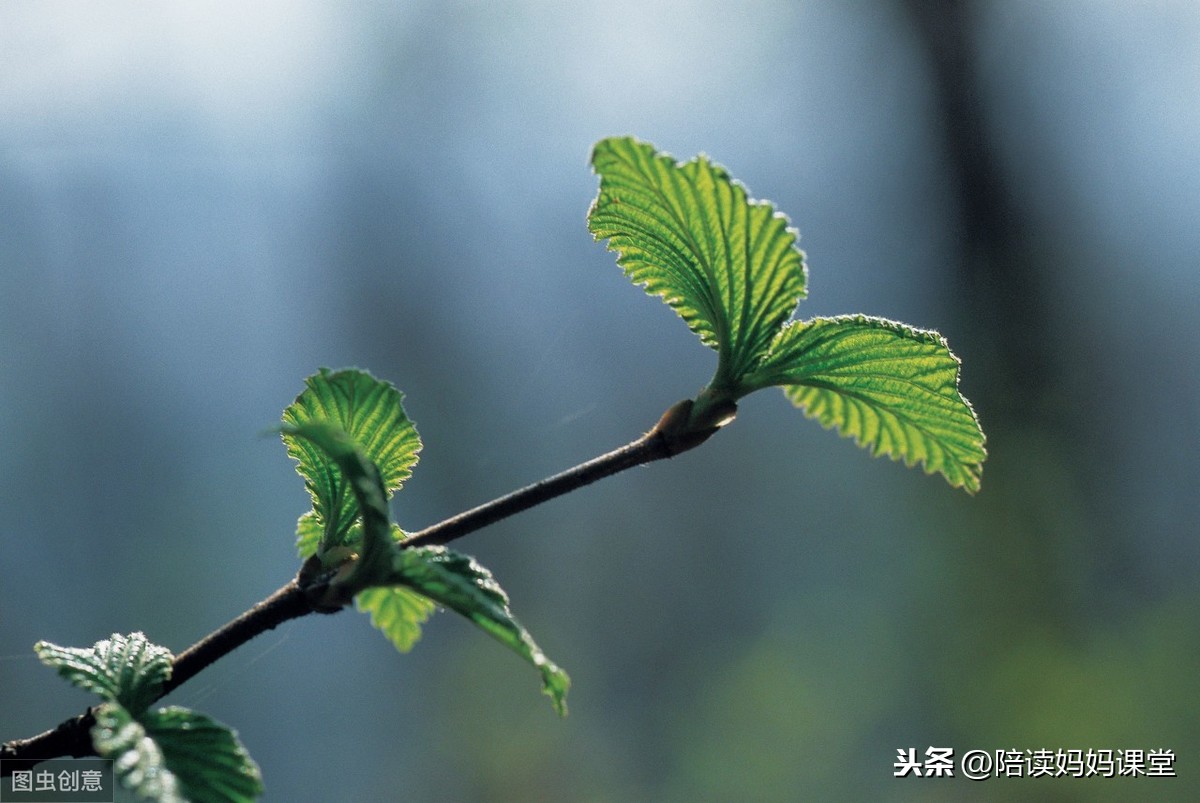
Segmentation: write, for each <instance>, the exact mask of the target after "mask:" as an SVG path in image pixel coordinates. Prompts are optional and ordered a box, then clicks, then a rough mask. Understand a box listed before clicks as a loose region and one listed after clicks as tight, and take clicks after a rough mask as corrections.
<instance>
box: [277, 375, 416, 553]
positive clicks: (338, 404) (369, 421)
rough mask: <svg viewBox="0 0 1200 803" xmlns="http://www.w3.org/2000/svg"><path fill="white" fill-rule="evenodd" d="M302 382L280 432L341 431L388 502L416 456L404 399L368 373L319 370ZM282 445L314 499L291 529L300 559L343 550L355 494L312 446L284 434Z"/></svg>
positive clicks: (354, 508) (354, 509)
mask: <svg viewBox="0 0 1200 803" xmlns="http://www.w3.org/2000/svg"><path fill="white" fill-rule="evenodd" d="M305 384H306V385H307V386H308V387H307V388H306V389H305V390H304V392H303V393H301V394H300V395H299V396H298V397H296V400H295V401H294V402H292V404H291V405H290V406H289V407H288V408H287V409H286V410H284V412H283V423H284V425H285V427H286V426H289V425H290V426H292V427H300V426H304V425H306V424H310V423H314V422H324V423H326V424H329V425H331V426H334V427H337V428H338V429H340V430H341V431H343V432H345V433H346V435H348V436H349V438H350V440H351V441H352V442H353V443H354V445H355V446H356V447H357V448H358V449H359V451H360V452H361V453H362V455H363V456H364V457H365V458H366V459H367V460H368V461H370V462H371V463H373V464H374V465H375V466H376V467H377V468H378V470H379V475H380V477H381V479H382V481H383V485H384V488H385V491H386V496H387V497H389V498H390V497H391V495H392V493H394V492H395V491H397V490H398V489H399V488H400V486H401V484H402V483H403V482H404V480H406V479H408V477H409V475H410V474H411V473H412V467H413V465H414V464H416V462H417V454H418V453H419V452H420V450H421V439H420V437H419V436H418V435H417V430H416V427H415V426H413V423H412V421H410V420H409V418H408V416H407V415H406V414H405V412H404V406H403V404H402V401H403V399H404V394H402V393H401V392H400V391H398V390H397V389H396V388H395V387H393V386H392V385H391V384H389V383H387V382H383V381H381V380H379V379H376V378H375V377H373V376H371V375H370V374H368V373H367V372H366V371H360V370H357V369H353V368H350V369H345V370H341V371H330V370H329V369H327V368H322V369H321V370H320V371H319V372H318V373H316V374H314V375H313V376H310V377H309V378H308V379H306V380H305ZM283 440H284V443H286V444H287V447H288V454H289V455H291V456H292V457H293V458H295V459H296V461H297V466H296V471H297V472H298V473H299V474H300V476H302V477H303V478H304V485H305V487H306V488H307V489H308V492H309V494H310V495H311V496H312V500H313V509H312V512H311V514H305V516H303V517H301V521H300V523H299V525H298V527H297V546H298V548H299V550H300V557H302V558H307V557H309V556H310V555H313V554H314V553H316V552H317V551H320V550H326V549H330V548H332V547H335V546H347V545H348V541H347V539H348V536H349V534H350V528H351V526H352V525H353V524H354V520H355V518H356V517H357V515H358V509H357V506H356V504H355V501H354V493H353V490H352V489H351V488H350V487H349V485H348V483H347V481H346V479H345V477H344V476H343V474H342V472H341V470H340V469H339V468H338V467H337V465H336V461H334V460H333V459H332V458H331V457H330V456H329V455H328V454H327V453H326V452H325V451H324V450H323V449H322V448H321V447H320V446H318V445H316V444H315V443H313V442H312V441H310V440H307V439H304V438H298V437H296V436H295V435H294V434H289V433H288V432H287V431H285V432H284V434H283Z"/></svg>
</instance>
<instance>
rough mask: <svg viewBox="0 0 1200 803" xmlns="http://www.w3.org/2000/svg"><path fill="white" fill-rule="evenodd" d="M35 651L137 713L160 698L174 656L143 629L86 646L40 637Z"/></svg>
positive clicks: (49, 663)
mask: <svg viewBox="0 0 1200 803" xmlns="http://www.w3.org/2000/svg"><path fill="white" fill-rule="evenodd" d="M33 651H34V652H35V653H37V656H38V658H39V659H41V661H42V663H44V664H45V665H46V666H49V667H53V668H54V669H56V670H58V674H59V675H61V676H62V677H64V678H66V679H67V680H69V681H70V682H71V683H72V684H74V685H75V686H78V687H79V688H81V689H85V690H87V691H90V692H95V693H96V694H99V695H100V696H101V697H103V698H104V699H105V700H111V701H113V702H117V703H120V704H121V705H122V706H123V707H124V708H126V709H128V710H129V711H131V712H133V714H134V715H135V716H136V715H138V714H141V712H142V711H145V710H146V707H147V706H149V705H150V704H151V703H152V702H154V701H155V700H157V699H158V696H159V692H160V691H161V690H162V685H163V683H165V682H166V681H167V679H169V678H170V677H171V662H172V661H173V660H174V656H172V655H171V651H170V650H168V649H167V648H166V647H160V646H158V645H157V644H151V643H150V641H149V639H147V638H146V636H145V635H144V634H142V633H130V634H129V635H128V636H122V635H120V634H119V633H114V634H113V635H112V636H111V637H110V638H107V639H104V640H103V641H98V642H96V643H95V645H93V646H92V647H89V648H86V649H84V648H79V647H59V646H58V645H57V644H51V643H49V642H47V641H39V642H38V643H37V644H35V645H33Z"/></svg>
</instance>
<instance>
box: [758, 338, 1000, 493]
mask: <svg viewBox="0 0 1200 803" xmlns="http://www.w3.org/2000/svg"><path fill="white" fill-rule="evenodd" d="M958 369H959V361H958V358H957V357H955V356H954V355H953V354H952V353H951V352H950V349H949V348H948V347H947V345H946V341H945V340H944V339H943V338H942V337H941V335H939V334H937V333H936V332H927V331H922V330H919V329H913V328H912V327H909V326H905V325H903V324H898V323H894V322H892V321H886V320H883V319H881V318H868V317H865V316H847V317H841V318H817V319H815V320H811V321H796V322H793V323H790V324H788V325H787V326H785V327H784V328H783V330H782V331H780V333H779V336H778V337H776V339H775V342H774V343H773V344H772V346H771V351H770V353H769V354H768V356H767V358H766V359H765V360H763V362H762V364H761V365H759V366H758V368H756V369H755V370H754V372H753V373H751V374H750V375H748V376H747V377H746V378H745V379H744V380H743V383H744V385H745V386H746V387H747V388H749V389H751V390H753V389H757V388H760V387H766V386H768V385H780V386H781V387H782V388H783V390H784V393H786V394H787V397H788V398H789V399H791V400H792V403H794V404H795V405H796V406H798V407H801V408H803V410H804V412H805V414H806V415H808V416H809V417H810V418H815V419H816V420H817V421H819V422H821V424H822V426H825V427H834V428H836V429H837V430H838V431H839V432H840V433H841V434H842V435H844V436H846V437H851V438H854V440H855V441H856V442H858V444H859V445H861V446H864V447H867V448H869V449H870V450H871V453H872V454H876V455H880V454H882V455H887V456H888V457H891V458H892V459H894V460H903V461H904V462H905V463H906V464H907V465H909V466H912V465H914V464H916V463H918V462H919V463H922V464H924V466H925V471H926V472H927V473H933V472H935V471H937V472H941V473H942V474H943V475H944V476H945V477H946V480H947V481H948V482H949V483H950V484H951V485H953V486H955V487H961V488H964V489H966V490H967V491H969V492H971V493H974V492H975V491H978V490H979V475H980V471H981V470H982V463H983V459H984V457H985V456H986V452H985V451H984V448H983V443H984V437H983V431H982V430H981V429H980V427H979V421H978V419H977V418H976V417H975V411H974V410H972V409H971V405H970V404H969V403H968V402H967V400H966V399H965V398H963V396H962V394H960V393H959V392H958Z"/></svg>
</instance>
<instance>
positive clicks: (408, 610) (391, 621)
mask: <svg viewBox="0 0 1200 803" xmlns="http://www.w3.org/2000/svg"><path fill="white" fill-rule="evenodd" d="M354 605H355V607H357V608H358V609H359V610H360V611H362V612H363V613H367V614H370V616H371V624H372V625H374V626H375V627H376V628H378V629H379V630H380V632H382V633H383V635H384V636H385V637H386V638H387V640H388V641H390V642H392V644H394V645H395V646H396V649H398V650H399V651H400V652H408V651H409V650H411V649H412V648H413V645H414V644H416V643H417V640H418V639H420V638H421V625H423V624H424V623H425V622H426V621H427V620H428V619H429V617H430V616H432V615H433V612H434V611H435V610H437V605H435V604H434V602H433V601H432V600H430V599H428V598H427V597H423V596H421V595H420V594H418V593H417V592H415V591H413V590H412V589H411V588H406V587H405V586H383V587H376V588H368V589H367V590H366V591H362V592H359V595H358V596H357V597H355V598H354Z"/></svg>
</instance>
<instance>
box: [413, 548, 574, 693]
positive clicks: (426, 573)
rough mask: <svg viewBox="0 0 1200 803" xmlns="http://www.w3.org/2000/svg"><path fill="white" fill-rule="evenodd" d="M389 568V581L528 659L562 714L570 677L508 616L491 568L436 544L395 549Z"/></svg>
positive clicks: (506, 597) (505, 596)
mask: <svg viewBox="0 0 1200 803" xmlns="http://www.w3.org/2000/svg"><path fill="white" fill-rule="evenodd" d="M393 567H394V571H393V576H392V578H391V580H392V583H399V584H403V585H406V586H408V587H409V588H412V589H413V590H414V591H416V592H417V593H419V594H421V595H422V596H425V597H428V598H429V599H431V600H433V601H434V602H436V603H438V604H439V605H443V606H445V607H447V608H450V609H451V610H454V611H457V612H458V613H460V614H462V615H463V616H465V617H467V618H468V619H470V620H471V621H472V622H474V623H475V624H476V625H478V626H479V627H480V628H482V629H483V630H484V631H486V632H487V633H489V634H491V636H492V637H494V638H495V639H497V640H498V641H499V642H500V643H501V644H504V645H506V646H507V647H509V648H510V649H512V650H513V651H514V652H516V653H517V654H518V655H520V656H521V657H522V658H524V659H525V660H526V661H528V662H529V663H530V664H532V665H533V666H534V667H535V668H536V669H537V670H538V671H539V672H540V673H541V675H542V691H544V692H545V693H546V694H547V695H549V696H550V700H551V702H553V703H554V708H555V710H556V711H558V713H559V714H562V715H565V714H566V713H567V689H568V688H569V687H570V685H571V680H570V678H568V677H567V673H566V672H564V671H562V670H561V669H559V668H558V667H557V666H556V665H555V664H554V663H553V662H552V661H550V659H548V658H547V657H546V656H545V654H544V653H542V651H541V649H540V648H539V647H538V646H537V644H536V643H534V641H533V638H532V637H531V636H530V635H529V633H528V632H527V631H526V630H525V628H524V627H522V626H521V624H520V623H519V622H518V621H517V620H516V618H515V617H514V616H513V615H512V611H510V610H509V608H508V595H506V594H505V593H504V590H503V589H502V588H500V585H499V584H498V583H497V582H496V580H495V578H494V577H492V573H491V572H489V571H488V570H487V569H485V568H483V567H482V566H480V565H479V564H478V563H476V562H475V559H474V558H472V557H470V556H468V555H463V554H460V553H458V552H451V551H450V550H448V549H446V548H445V547H441V546H433V547H415V548H412V549H397V550H396V551H395V554H394V558H393Z"/></svg>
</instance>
